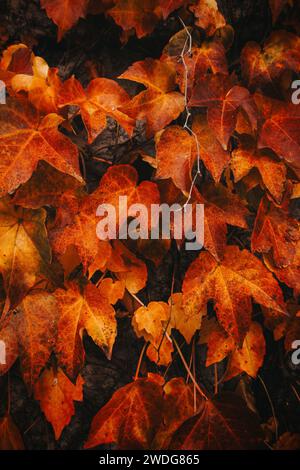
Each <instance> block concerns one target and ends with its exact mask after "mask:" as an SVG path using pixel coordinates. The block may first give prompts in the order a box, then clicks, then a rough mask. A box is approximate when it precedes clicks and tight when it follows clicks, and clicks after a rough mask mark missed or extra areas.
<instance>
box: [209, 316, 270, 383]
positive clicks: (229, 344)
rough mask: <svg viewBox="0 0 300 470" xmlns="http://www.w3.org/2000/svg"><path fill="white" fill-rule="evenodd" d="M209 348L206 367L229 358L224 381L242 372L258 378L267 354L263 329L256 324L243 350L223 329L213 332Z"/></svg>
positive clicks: (252, 326)
mask: <svg viewBox="0 0 300 470" xmlns="http://www.w3.org/2000/svg"><path fill="white" fill-rule="evenodd" d="M207 346H208V349H207V358H206V367H208V366H210V365H211V364H214V363H216V362H220V361H222V360H223V359H224V358H225V357H227V356H229V362H228V365H227V370H226V376H225V378H224V380H230V379H231V378H232V377H235V376H236V375H238V374H240V373H242V372H246V373H247V374H248V375H249V376H250V377H253V378H256V377H257V373H258V370H259V369H260V367H261V366H262V364H263V360H264V356H265V353H266V346H265V338H264V335H263V332H262V328H261V326H260V324H259V323H256V322H252V323H251V325H250V328H249V331H248V333H247V334H246V336H245V339H244V342H243V345H242V347H241V348H239V346H237V345H236V344H235V342H234V339H233V338H232V337H231V336H228V335H227V334H226V333H225V332H224V330H222V329H221V328H216V329H215V330H213V331H212V332H211V334H210V335H209V338H208V343H207Z"/></svg>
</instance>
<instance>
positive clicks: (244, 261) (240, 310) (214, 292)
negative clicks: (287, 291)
mask: <svg viewBox="0 0 300 470" xmlns="http://www.w3.org/2000/svg"><path fill="white" fill-rule="evenodd" d="M182 289H183V307H184V308H185V309H186V310H187V313H188V314H189V315H192V314H194V313H197V312H198V313H199V315H201V313H202V311H203V308H204V307H205V305H206V304H207V302H208V300H210V299H213V300H214V301H215V309H216V313H217V317H218V320H219V322H220V324H221V325H222V326H223V328H224V329H225V331H226V332H227V333H228V334H229V335H230V336H232V337H233V338H234V339H235V340H236V341H237V342H238V343H239V344H242V343H243V340H244V338H245V335H246V333H247V331H248V330H249V328H250V324H251V312H252V306H251V298H253V300H254V301H255V302H257V303H259V304H261V305H264V306H266V307H272V308H273V309H274V310H277V311H284V303H283V296H282V292H281V289H280V287H279V285H278V284H277V282H276V280H275V279H274V278H273V276H272V274H270V273H269V271H268V270H267V269H266V268H265V267H264V265H263V264H262V263H261V261H260V260H259V259H257V258H256V257H255V256H254V255H252V254H251V253H249V252H248V251H247V250H243V251H240V250H239V249H238V247H236V246H228V247H227V248H226V250H225V254H224V259H223V261H222V262H219V263H218V262H217V261H216V260H215V259H214V258H213V257H212V256H211V255H210V254H209V253H201V254H200V255H199V257H198V258H197V259H196V260H195V261H194V262H193V263H192V264H191V266H190V267H189V269H188V271H187V273H186V275H185V279H184V282H183V288H182Z"/></svg>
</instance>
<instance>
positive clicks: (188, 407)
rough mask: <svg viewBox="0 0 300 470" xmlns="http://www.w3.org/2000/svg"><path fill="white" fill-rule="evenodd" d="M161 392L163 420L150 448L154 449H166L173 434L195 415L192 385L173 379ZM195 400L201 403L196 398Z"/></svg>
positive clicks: (180, 379) (181, 379) (177, 378)
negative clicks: (162, 392)
mask: <svg viewBox="0 0 300 470" xmlns="http://www.w3.org/2000/svg"><path fill="white" fill-rule="evenodd" d="M163 391H164V395H163V410H162V415H163V419H162V422H161V425H160V426H159V428H158V430H157V433H156V435H155V438H154V442H153V444H152V446H151V447H153V448H154V449H167V448H168V447H169V443H170V440H171V438H172V435H173V434H174V432H175V431H177V429H178V428H179V427H180V426H181V424H183V423H184V421H186V420H187V419H188V418H190V417H191V416H193V415H194V414H195V406H194V405H195V397H194V390H193V385H192V384H187V383H185V381H184V379H183V378H182V377H175V378H174V379H171V380H170V381H169V382H167V383H166V384H165V386H164V389H163ZM197 400H198V401H199V402H200V401H201V400H200V399H199V397H197V396H196V402H197Z"/></svg>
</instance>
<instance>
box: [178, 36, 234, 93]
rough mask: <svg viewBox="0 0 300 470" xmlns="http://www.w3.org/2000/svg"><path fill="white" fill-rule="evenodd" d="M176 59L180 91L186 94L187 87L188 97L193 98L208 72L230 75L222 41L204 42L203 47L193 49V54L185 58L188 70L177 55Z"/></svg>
mask: <svg viewBox="0 0 300 470" xmlns="http://www.w3.org/2000/svg"><path fill="white" fill-rule="evenodd" d="M174 59H175V62H174V63H175V66H176V71H177V74H178V75H179V77H178V82H179V86H180V90H181V92H182V93H184V92H185V87H186V85H187V95H188V97H190V96H191V94H192V90H193V88H194V87H195V86H196V84H197V83H198V82H199V80H200V79H201V78H204V76H205V75H206V74H207V72H211V73H213V74H223V75H228V69H227V60H226V51H225V49H224V46H223V44H222V43H221V42H220V41H213V42H211V41H210V42H207V41H204V42H203V43H202V44H201V47H193V48H192V50H191V53H190V54H189V55H188V56H187V57H185V67H186V68H185V67H184V66H183V64H182V63H181V62H178V56H177V55H176V56H175V57H174ZM186 75H187V77H186ZM186 78H187V80H186ZM186 81H187V83H186Z"/></svg>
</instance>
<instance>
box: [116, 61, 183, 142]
mask: <svg viewBox="0 0 300 470" xmlns="http://www.w3.org/2000/svg"><path fill="white" fill-rule="evenodd" d="M119 78H122V79H126V80H132V81H134V82H138V83H142V84H143V85H144V86H145V87H146V90H144V91H142V92H141V93H139V94H138V95H136V96H135V97H134V98H132V100H131V101H130V103H129V104H127V105H125V106H122V107H121V108H120V110H121V111H122V112H124V113H125V114H127V115H128V116H130V117H131V118H133V119H135V120H138V121H146V133H147V136H148V137H150V136H152V135H153V134H155V132H157V131H160V130H161V129H163V128H164V127H165V126H167V125H168V124H169V123H170V122H171V121H173V120H174V119H176V118H177V117H178V116H179V114H180V113H181V112H182V111H183V109H184V97H183V96H182V95H181V94H180V93H178V92H177V91H174V89H175V87H176V72H175V68H174V67H173V66H172V65H171V64H169V63H167V62H164V61H162V60H161V61H160V60H157V59H150V58H148V59H145V60H144V61H140V62H135V63H134V64H133V65H131V66H130V67H129V69H128V70H126V71H125V72H124V73H123V74H122V75H120V77H119Z"/></svg>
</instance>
